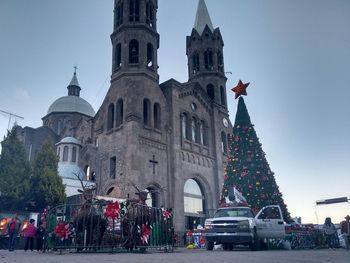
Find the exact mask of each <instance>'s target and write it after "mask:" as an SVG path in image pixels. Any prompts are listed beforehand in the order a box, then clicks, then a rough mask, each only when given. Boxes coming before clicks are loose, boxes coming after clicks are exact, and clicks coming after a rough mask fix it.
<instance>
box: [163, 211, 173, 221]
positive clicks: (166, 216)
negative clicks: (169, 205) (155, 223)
mask: <svg viewBox="0 0 350 263" xmlns="http://www.w3.org/2000/svg"><path fill="white" fill-rule="evenodd" d="M162 211H163V218H164V221H167V220H168V219H169V218H170V217H171V212H170V211H169V210H168V209H165V208H162Z"/></svg>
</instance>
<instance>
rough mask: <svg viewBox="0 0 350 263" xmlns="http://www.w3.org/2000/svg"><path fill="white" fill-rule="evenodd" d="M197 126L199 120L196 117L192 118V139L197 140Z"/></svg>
mask: <svg viewBox="0 0 350 263" xmlns="http://www.w3.org/2000/svg"><path fill="white" fill-rule="evenodd" d="M196 126H197V120H196V118H192V120H191V135H192V138H191V139H192V141H193V142H195V141H196Z"/></svg>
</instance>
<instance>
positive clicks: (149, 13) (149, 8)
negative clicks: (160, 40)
mask: <svg viewBox="0 0 350 263" xmlns="http://www.w3.org/2000/svg"><path fill="white" fill-rule="evenodd" d="M153 10H154V9H153V3H152V1H151V0H149V1H147V2H146V23H147V24H148V25H150V26H151V27H153V26H154V25H155V24H154V11H153Z"/></svg>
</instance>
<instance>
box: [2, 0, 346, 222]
mask: <svg viewBox="0 0 350 263" xmlns="http://www.w3.org/2000/svg"><path fill="white" fill-rule="evenodd" d="M206 4H207V7H208V9H209V13H210V16H211V19H212V22H213V25H214V27H220V30H221V33H222V35H223V38H224V42H225V47H224V59H225V70H226V71H231V72H232V74H228V75H227V77H228V81H227V91H228V92H227V93H228V105H229V110H230V116H231V121H232V122H234V118H235V114H236V108H237V101H235V100H234V97H233V94H231V91H230V89H231V88H232V87H233V86H234V85H235V84H236V83H237V82H238V80H239V79H242V81H243V82H250V83H251V84H250V86H249V88H248V89H247V92H248V96H247V97H246V98H245V102H246V105H247V108H248V111H249V113H250V117H251V120H252V122H253V123H254V124H255V129H256V132H257V134H258V136H259V138H260V142H261V143H262V147H263V150H264V151H265V153H266V157H267V160H268V162H269V164H270V167H271V169H272V170H273V171H274V172H275V176H276V180H277V183H278V184H279V186H280V190H281V191H282V193H283V196H284V199H285V201H286V203H287V205H288V207H289V210H290V212H291V214H292V216H301V217H302V218H303V221H304V222H317V220H318V222H319V223H323V221H324V218H325V216H331V217H332V218H333V221H335V222H339V221H340V220H341V219H342V218H343V217H344V216H345V215H346V214H350V205H349V204H338V205H330V206H323V207H317V208H316V207H315V201H316V200H319V199H325V198H333V197H340V196H348V197H350V187H349V185H350V180H349V171H350V118H349V113H350V103H349V101H350V86H349V85H350V84H349V83H350V30H349V25H350V15H349V14H350V1H348V0H308V1H305V0H294V1H290V0H265V1H261V0H206ZM196 8H197V0H159V8H158V32H159V33H160V49H159V51H158V52H159V53H158V57H159V66H160V68H159V75H160V81H161V82H164V81H166V80H168V79H169V78H174V79H176V80H178V81H180V82H186V81H187V78H188V76H187V58H186V49H185V47H186V36H187V35H189V34H190V33H191V30H192V27H193V25H194V20H195V13H196ZM112 21H113V0H74V1H72V0H56V1H47V0H0V110H5V111H9V112H12V113H14V114H17V115H20V116H23V117H24V120H21V119H18V120H17V121H18V123H19V124H20V125H21V126H31V127H38V126H41V125H42V121H41V118H42V117H43V116H45V115H46V113H47V110H48V108H49V106H50V105H51V103H52V102H53V101H54V100H56V99H57V98H59V97H61V96H65V95H67V89H66V87H67V85H68V83H69V82H70V80H71V78H72V75H73V66H74V65H75V64H76V65H77V66H78V68H79V69H78V73H77V74H78V79H79V82H80V85H81V88H82V91H81V96H82V97H83V98H84V99H86V100H87V101H89V102H90V103H91V104H92V106H93V107H94V109H95V111H97V110H98V109H99V107H100V105H101V103H102V101H103V99H104V96H105V94H106V92H107V90H108V87H109V81H110V75H111V61H112V58H111V50H112V49H111V42H110V34H111V32H112ZM8 120H9V119H8V116H6V115H5V114H1V113H0V136H1V139H2V138H3V136H4V135H5V133H6V129H7V126H8ZM12 120H13V119H12ZM12 124H13V122H11V125H12ZM317 218H318V219H317Z"/></svg>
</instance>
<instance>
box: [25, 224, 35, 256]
mask: <svg viewBox="0 0 350 263" xmlns="http://www.w3.org/2000/svg"><path fill="white" fill-rule="evenodd" d="M34 223H35V220H34V219H30V220H29V224H28V226H27V227H26V229H25V230H24V237H25V239H26V241H25V245H24V251H27V250H28V248H29V249H30V250H31V251H33V246H34V237H35V234H36V227H35V225H34Z"/></svg>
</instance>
